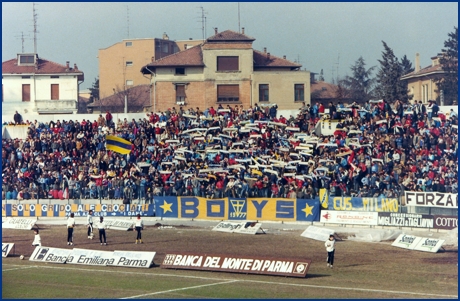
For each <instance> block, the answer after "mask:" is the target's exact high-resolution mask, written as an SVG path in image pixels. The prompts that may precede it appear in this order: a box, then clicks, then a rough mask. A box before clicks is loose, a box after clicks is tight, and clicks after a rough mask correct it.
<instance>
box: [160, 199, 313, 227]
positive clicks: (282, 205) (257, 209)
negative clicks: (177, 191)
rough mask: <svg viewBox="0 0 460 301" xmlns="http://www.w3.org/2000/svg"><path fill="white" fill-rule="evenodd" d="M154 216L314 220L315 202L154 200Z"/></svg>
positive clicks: (208, 218) (278, 200) (282, 200)
mask: <svg viewBox="0 0 460 301" xmlns="http://www.w3.org/2000/svg"><path fill="white" fill-rule="evenodd" d="M154 201H155V207H156V216H157V217H165V218H188V219H190V218H193V219H204V220H233V221H238V220H239V221H246V220H258V221H308V222H313V221H318V220H319V199H316V200H306V199H277V198H248V199H233V198H222V199H206V198H200V197H154Z"/></svg>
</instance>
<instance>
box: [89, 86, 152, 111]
mask: <svg viewBox="0 0 460 301" xmlns="http://www.w3.org/2000/svg"><path fill="white" fill-rule="evenodd" d="M126 93H127V96H128V106H135V107H144V106H150V85H139V86H135V87H132V88H130V89H128V90H126ZM99 106H102V107H124V106H125V94H124V91H121V92H118V93H116V94H113V95H110V96H108V97H105V98H102V99H100V100H96V101H94V102H93V103H90V104H88V108H94V107H95V108H99Z"/></svg>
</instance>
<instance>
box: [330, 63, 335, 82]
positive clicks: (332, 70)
mask: <svg viewBox="0 0 460 301" xmlns="http://www.w3.org/2000/svg"><path fill="white" fill-rule="evenodd" d="M331 73H332V83H333V84H335V80H334V66H332V67H331Z"/></svg>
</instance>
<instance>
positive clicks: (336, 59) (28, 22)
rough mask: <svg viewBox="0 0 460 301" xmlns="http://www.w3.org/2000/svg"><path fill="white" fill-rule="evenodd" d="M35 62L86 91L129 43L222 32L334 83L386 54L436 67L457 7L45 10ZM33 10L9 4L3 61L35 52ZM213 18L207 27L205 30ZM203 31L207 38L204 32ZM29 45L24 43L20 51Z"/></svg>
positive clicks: (46, 5) (216, 5) (80, 5)
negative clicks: (57, 67) (386, 50)
mask: <svg viewBox="0 0 460 301" xmlns="http://www.w3.org/2000/svg"><path fill="white" fill-rule="evenodd" d="M35 14H36V25H37V33H36V37H37V44H36V47H37V53H38V55H39V57H41V58H44V59H47V60H50V61H53V62H56V63H60V64H62V65H65V63H66V61H70V65H71V66H73V64H74V63H76V64H77V66H78V69H79V70H82V71H83V72H84V74H85V81H84V82H83V83H82V84H81V86H80V87H81V89H83V90H84V89H88V88H90V87H91V86H92V84H93V82H94V80H95V78H96V77H97V76H98V73H99V71H98V70H99V62H98V58H97V55H98V50H99V49H103V48H107V47H109V46H111V45H113V44H115V43H117V42H120V41H122V40H123V39H128V38H130V39H132V38H161V37H162V35H163V33H165V32H166V33H167V34H168V36H169V38H170V39H171V40H187V39H189V38H192V39H202V38H203V32H205V33H206V34H205V37H206V38H207V37H210V36H212V35H213V34H214V28H216V27H217V28H218V30H219V32H220V31H224V30H228V29H230V30H233V31H236V32H238V31H240V30H241V28H242V27H244V28H245V34H246V35H248V36H250V37H253V38H255V39H256V40H255V41H254V43H253V48H254V49H256V50H260V51H263V48H264V47H266V48H267V52H270V53H271V54H272V55H275V56H278V57H283V55H286V58H287V59H288V60H291V61H294V62H298V63H300V64H301V65H302V69H306V70H308V71H310V72H315V73H320V72H321V70H323V74H324V78H325V80H326V81H327V82H333V80H336V79H337V77H339V78H343V77H345V76H347V75H351V71H350V67H351V66H352V65H354V64H355V62H356V60H358V58H359V57H361V56H362V57H363V59H364V61H365V63H366V68H370V67H372V66H377V68H376V69H375V71H374V73H373V74H374V75H375V74H376V72H377V70H378V68H379V62H378V60H379V59H381V58H382V51H383V44H382V41H385V42H386V43H387V45H388V46H389V47H390V48H391V49H393V51H394V54H395V56H396V57H397V58H399V59H401V58H402V57H403V56H404V55H406V56H407V58H408V59H409V60H410V61H411V62H412V66H415V54H416V53H419V54H420V65H421V67H422V68H423V67H426V66H428V65H430V64H431V59H430V58H431V57H432V56H435V55H436V54H437V53H439V52H441V50H442V48H443V47H444V41H446V40H447V39H448V34H449V33H450V32H453V31H454V26H458V25H457V24H458V3H456V2H405V3H398V2H388V3H385V2H382V3H380V2H379V3H376V2H354V3H345V2H316V3H309V2H288V3H283V2H181V3H178V2H39V3H36V4H35ZM33 15H34V13H33V4H32V2H2V61H3V62H4V61H7V60H10V59H13V58H15V57H16V55H17V54H18V53H21V52H22V48H23V47H24V52H25V53H33V52H34V42H33V40H34V39H33V37H34V17H33ZM203 15H204V17H205V22H203V20H204V18H202V16H203ZM203 27H204V28H205V29H204V30H203ZM22 36H24V42H22Z"/></svg>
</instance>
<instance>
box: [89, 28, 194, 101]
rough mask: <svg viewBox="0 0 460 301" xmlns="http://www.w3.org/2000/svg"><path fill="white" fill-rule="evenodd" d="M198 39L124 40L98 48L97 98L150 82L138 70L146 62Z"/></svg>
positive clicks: (159, 57) (190, 44) (165, 37)
mask: <svg viewBox="0 0 460 301" xmlns="http://www.w3.org/2000/svg"><path fill="white" fill-rule="evenodd" d="M202 42H203V41H202V40H192V39H189V40H183V41H173V40H170V39H169V37H168V35H167V34H166V33H164V34H163V37H162V38H161V39H158V38H146V39H125V40H122V41H121V42H118V43H115V44H114V45H112V46H109V47H107V48H104V49H99V53H98V59H99V97H100V98H105V97H108V96H110V95H113V94H116V93H118V92H120V91H124V90H126V89H129V88H132V87H134V86H138V85H147V84H150V77H146V76H144V75H143V74H142V73H140V72H139V70H140V68H141V67H143V66H145V65H146V64H148V63H150V62H152V61H154V60H157V59H161V58H163V57H166V56H168V55H171V54H174V53H177V52H179V51H182V50H185V49H187V48H190V47H192V46H194V45H197V44H200V43H202Z"/></svg>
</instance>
